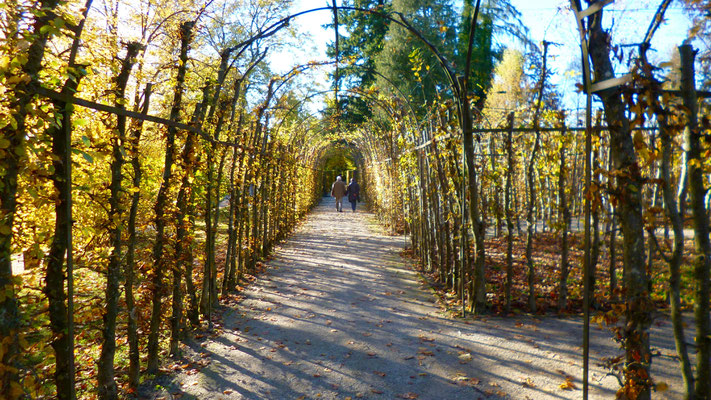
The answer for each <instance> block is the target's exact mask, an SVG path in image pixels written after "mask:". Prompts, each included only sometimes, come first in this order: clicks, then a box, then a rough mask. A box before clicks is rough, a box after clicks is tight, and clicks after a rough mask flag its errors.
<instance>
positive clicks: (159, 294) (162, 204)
mask: <svg viewBox="0 0 711 400" xmlns="http://www.w3.org/2000/svg"><path fill="white" fill-rule="evenodd" d="M194 26H195V23H194V22H184V23H182V24H181V25H180V63H179V65H178V73H177V76H176V79H175V89H174V91H173V105H172V107H171V110H170V120H171V121H178V120H179V118H180V109H181V107H182V102H183V91H184V87H185V74H186V72H187V67H188V65H187V63H188V47H189V44H190V41H191V38H192V29H193V27H194ZM176 133H177V129H176V128H174V127H168V136H167V138H166V150H165V164H164V167H163V181H162V182H161V185H160V189H159V190H158V196H157V198H156V204H155V213H156V241H155V244H154V246H153V261H154V271H153V279H152V286H153V287H152V292H153V303H152V308H151V320H150V328H149V329H150V330H149V332H148V372H149V373H155V372H157V371H158V362H159V360H158V334H159V332H158V331H159V330H160V324H161V315H162V310H161V308H162V307H161V306H162V299H163V273H164V269H165V267H166V265H165V264H166V262H167V261H168V260H167V259H166V258H165V257H164V256H163V247H164V246H165V242H166V235H165V225H166V217H165V208H166V206H167V203H168V192H169V191H170V186H171V179H172V177H173V162H174V160H173V157H174V153H175V135H176Z"/></svg>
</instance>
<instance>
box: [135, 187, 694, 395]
mask: <svg viewBox="0 0 711 400" xmlns="http://www.w3.org/2000/svg"><path fill="white" fill-rule="evenodd" d="M344 208H345V207H344ZM348 208H350V207H348ZM405 244H406V238H405V237H397V236H387V235H384V234H383V233H382V232H381V231H380V230H379V228H378V226H377V225H376V223H375V222H374V218H373V216H372V215H371V214H369V213H367V212H366V211H363V210H362V207H361V208H360V209H359V210H358V212H356V213H351V211H350V210H347V211H344V212H343V213H337V212H336V211H335V208H334V206H333V200H332V199H326V198H324V200H323V201H322V203H321V204H320V205H319V206H318V207H316V209H315V210H314V211H313V212H312V213H311V214H310V215H309V217H308V219H307V220H306V222H305V223H304V224H303V225H302V226H301V227H300V228H299V230H298V232H297V233H296V234H295V235H294V236H293V237H292V238H291V239H290V240H289V241H288V242H286V243H285V244H284V245H282V246H281V247H280V248H278V249H277V250H276V251H275V254H274V257H273V258H272V259H271V260H269V261H268V262H267V268H266V271H265V273H264V274H263V275H262V276H261V277H260V278H259V279H257V280H256V281H255V282H254V283H253V284H252V285H250V286H249V287H248V288H247V289H245V290H244V293H243V296H244V299H243V300H241V301H239V302H234V304H232V305H229V306H226V307H225V308H224V309H223V312H224V313H223V315H222V325H221V326H218V327H217V329H216V331H215V333H214V334H212V335H204V336H202V335H198V336H199V338H198V339H196V340H195V341H193V342H191V344H190V345H189V346H186V347H185V348H184V351H185V357H186V358H185V359H181V360H176V361H175V362H174V363H173V364H171V365H170V366H168V368H169V369H170V370H172V371H174V372H173V374H171V375H168V376H164V377H162V378H159V379H158V380H157V381H156V382H155V383H153V384H152V385H151V389H150V391H149V392H148V393H146V392H144V397H147V398H153V399H161V398H163V399H170V398H176V399H177V398H181V399H359V398H363V399H500V398H506V399H579V398H581V397H582V390H581V388H582V384H581V376H582V356H581V354H582V348H581V344H582V322H581V318H579V317H570V318H558V317H553V316H550V317H540V316H538V317H533V316H530V317H528V316H518V317H510V318H503V317H486V318H480V319H471V318H470V319H461V318H459V319H452V318H448V317H446V316H445V314H444V313H443V311H442V310H441V309H440V308H438V307H437V306H436V305H435V300H436V299H435V295H434V294H433V292H432V291H431V290H430V289H429V288H428V286H427V285H426V284H424V283H423V282H422V280H421V279H420V277H419V276H418V274H417V273H416V272H415V271H413V270H411V269H409V268H408V265H407V260H405V259H402V258H401V257H400V256H399V254H400V252H401V251H402V249H403V248H404V247H405ZM651 339H652V344H653V347H654V348H655V349H656V350H655V351H656V352H657V353H656V354H658V357H655V359H654V362H653V377H654V378H655V380H656V381H657V382H664V383H666V384H667V385H668V386H669V389H668V390H666V391H664V392H660V393H654V395H653V398H655V399H681V398H682V388H681V378H680V372H679V370H680V368H679V366H678V363H677V361H676V359H675V358H674V354H675V351H674V343H673V336H672V334H671V325H670V324H669V322H668V321H667V320H666V319H665V318H663V317H660V318H659V319H658V320H657V322H656V323H655V324H654V325H653V327H652V330H651ZM689 341H690V342H693V341H692V340H691V339H690V340H689ZM591 343H592V345H591V357H592V360H591V363H590V371H591V373H590V383H591V389H590V398H591V399H603V398H604V399H610V398H614V394H615V391H616V390H617V388H618V387H619V383H618V381H617V380H616V379H615V377H613V376H607V375H606V370H605V369H603V368H602V367H600V366H598V364H600V362H601V359H602V357H613V356H616V355H619V354H621V351H620V349H619V346H618V344H617V343H615V342H614V341H613V340H611V334H610V332H609V331H608V330H607V329H606V328H598V327H597V326H593V327H592V329H591ZM563 387H567V389H564V388H563Z"/></svg>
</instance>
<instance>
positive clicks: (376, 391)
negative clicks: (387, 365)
mask: <svg viewBox="0 0 711 400" xmlns="http://www.w3.org/2000/svg"><path fill="white" fill-rule="evenodd" d="M370 391H371V392H373V393H375V394H383V391H382V390H378V389H370Z"/></svg>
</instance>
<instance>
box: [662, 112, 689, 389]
mask: <svg viewBox="0 0 711 400" xmlns="http://www.w3.org/2000/svg"><path fill="white" fill-rule="evenodd" d="M657 105H658V104H657ZM660 111H661V112H655V114H656V115H657V121H658V123H659V133H660V136H661V141H662V163H661V168H660V175H661V182H662V183H661V185H662V196H663V199H664V208H665V211H666V214H667V217H669V220H670V221H671V226H672V229H673V230H674V247H673V249H672V254H671V257H669V259H668V260H667V263H668V264H669V303H670V306H671V319H672V328H673V331H674V344H675V346H676V354H677V356H678V357H679V367H680V368H681V376H682V378H683V380H684V389H685V390H684V391H685V395H686V397H685V398H686V400H693V398H694V375H693V373H692V370H691V361H690V360H689V351H688V349H687V345H686V337H685V335H684V321H683V317H682V316H683V314H682V307H681V293H680V291H681V265H682V262H683V258H682V257H683V255H684V223H683V221H684V203H685V202H686V187H687V183H688V180H687V174H686V172H687V167H686V165H687V163H686V154H683V155H682V157H683V161H682V165H681V171H680V174H679V180H678V182H679V190H678V191H677V192H676V193H674V189H673V187H672V185H671V181H672V177H671V171H672V167H673V166H672V152H673V147H674V145H675V144H674V139H673V138H672V136H671V132H670V131H669V129H670V128H669V125H668V122H667V119H666V115H665V112H666V110H660ZM660 251H661V249H660Z"/></svg>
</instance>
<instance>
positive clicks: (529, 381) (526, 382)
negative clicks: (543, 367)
mask: <svg viewBox="0 0 711 400" xmlns="http://www.w3.org/2000/svg"><path fill="white" fill-rule="evenodd" d="M521 385H523V387H525V388H534V387H536V384H535V383H534V382H533V380H532V379H531V378H525V379H524V380H523V382H521Z"/></svg>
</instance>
